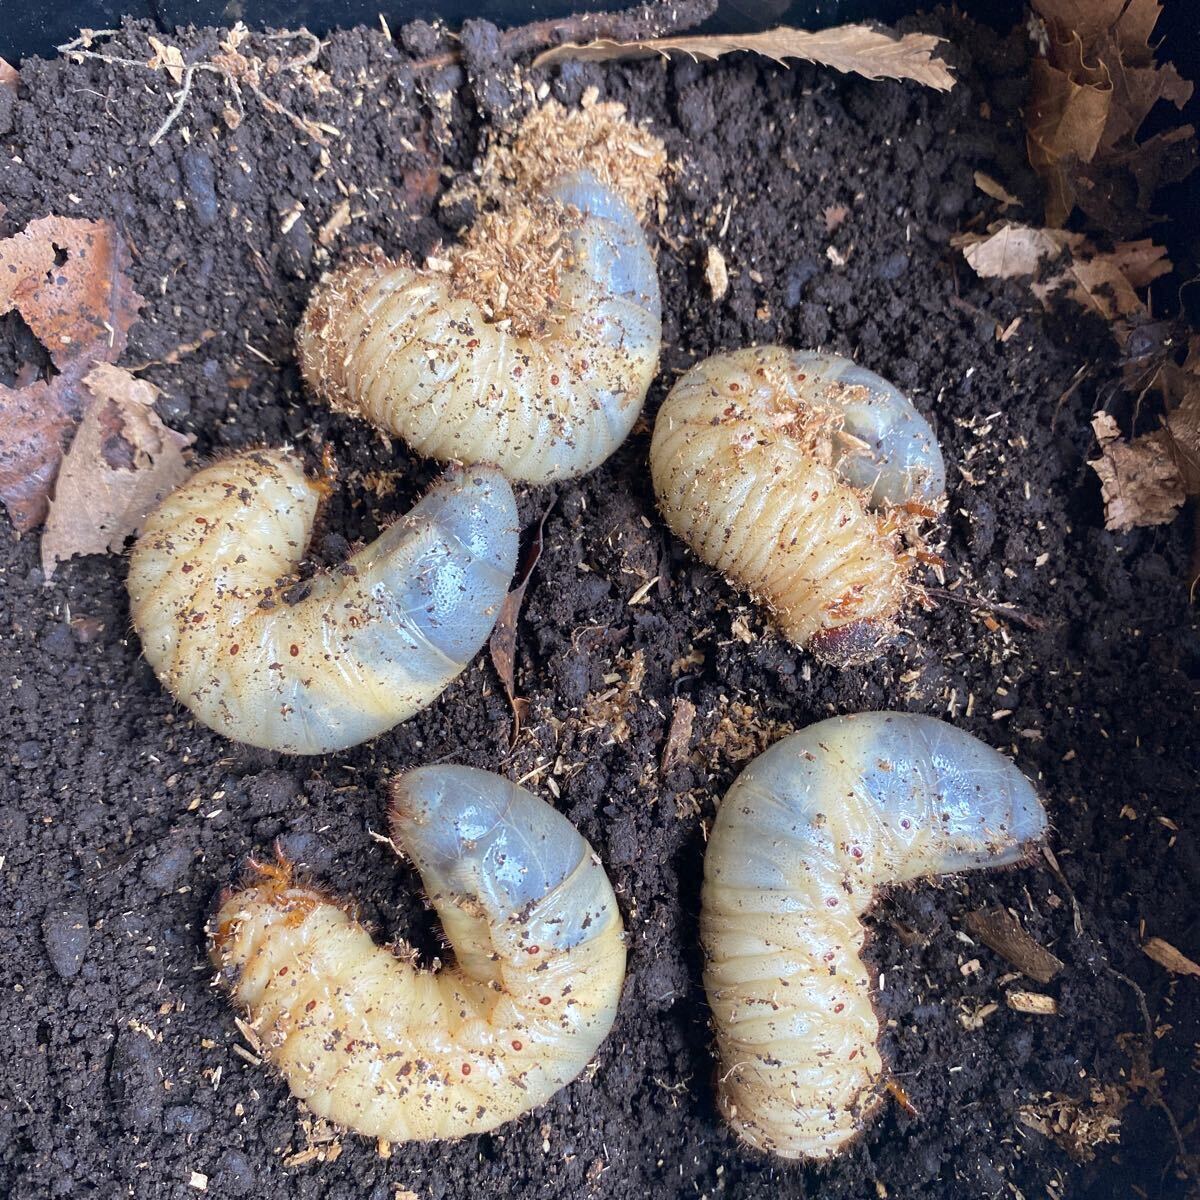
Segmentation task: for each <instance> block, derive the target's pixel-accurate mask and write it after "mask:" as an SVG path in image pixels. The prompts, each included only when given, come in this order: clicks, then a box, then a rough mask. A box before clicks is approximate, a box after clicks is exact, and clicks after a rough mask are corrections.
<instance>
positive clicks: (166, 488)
mask: <svg viewBox="0 0 1200 1200" xmlns="http://www.w3.org/2000/svg"><path fill="white" fill-rule="evenodd" d="M83 383H84V386H85V387H86V388H87V390H88V391H89V392H90V393H91V396H92V397H93V399H92V402H91V403H90V405H89V406H88V408H87V411H86V412H85V413H84V414H83V419H82V420H81V421H80V422H79V428H78V430H77V431H76V433H75V437H74V439H73V440H72V442H71V447H70V449H69V450H68V451H67V453H66V455H65V457H64V458H63V461H62V467H61V468H60V469H59V472H58V482H57V484H56V485H55V488H54V499H53V501H52V502H51V504H50V515H49V516H48V517H47V518H46V528H45V530H44V531H43V533H42V570H43V572H44V574H45V577H46V579H47V581H48V580H49V579H50V576H51V575H52V574H53V573H54V568H55V567H56V566H57V565H58V564H59V563H60V562H64V561H66V559H68V558H73V557H75V556H76V555H80V554H104V553H107V552H108V551H114V550H118V551H119V550H121V549H122V548H123V547H124V544H125V539H126V538H127V537H129V536H130V535H131V534H134V533H137V531H138V530H139V529H140V528H141V525H142V522H143V521H144V520H145V518H146V515H147V513H149V512H150V510H151V509H152V508H153V507H154V506H155V505H156V504H157V503H158V502H159V501H160V500H161V499H162V498H163V497H164V496H165V495H166V494H167V493H168V492H170V491H172V490H173V489H174V488H175V487H177V486H178V485H179V484H180V483H182V482H183V480H184V479H185V478H186V477H187V474H188V467H187V464H186V462H185V461H184V457H183V451H184V448H185V447H187V446H189V445H191V443H192V441H193V439H192V438H191V437H190V436H187V435H185V434H181V433H176V432H175V430H173V429H168V428H167V427H166V426H165V425H164V424H163V423H162V421H160V420H159V418H158V414H157V413H156V412H155V411H154V400H155V398H156V397H157V395H158V389H157V388H156V387H154V386H153V385H152V384H150V383H147V382H146V381H145V380H143V379H138V378H136V377H135V376H133V375H131V374H130V373H129V372H128V371H126V370H125V369H124V368H123V367H114V366H113V365H112V364H111V363H99V364H98V365H96V366H94V367H93V368H92V369H91V371H89V372H88V374H87V375H86V376H85V377H84V380H83Z"/></svg>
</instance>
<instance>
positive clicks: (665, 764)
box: [662, 696, 696, 775]
mask: <svg viewBox="0 0 1200 1200" xmlns="http://www.w3.org/2000/svg"><path fill="white" fill-rule="evenodd" d="M695 719H696V706H695V705H694V704H693V703H692V702H691V701H690V700H685V699H684V698H683V697H682V696H681V697H679V698H678V699H677V700H676V701H675V705H674V708H673V710H672V712H671V728H670V730H669V731H668V732H667V744H666V745H665V746H664V747H663V754H662V773H663V774H664V775H665V774H666V773H667V772H668V771H669V770H670V769H671V768H672V767H673V766H675V765H676V764H677V763H680V762H682V761H683V760H684V759H685V758H686V757H687V753H688V747H689V746H690V745H691V741H692V724H693V722H694V721H695Z"/></svg>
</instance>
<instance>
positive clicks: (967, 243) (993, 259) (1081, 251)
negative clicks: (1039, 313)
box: [951, 224, 1171, 342]
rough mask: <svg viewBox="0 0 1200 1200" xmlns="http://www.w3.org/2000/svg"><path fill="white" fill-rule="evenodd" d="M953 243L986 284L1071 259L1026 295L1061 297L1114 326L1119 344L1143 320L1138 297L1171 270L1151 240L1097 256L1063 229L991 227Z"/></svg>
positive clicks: (1118, 246)
mask: <svg viewBox="0 0 1200 1200" xmlns="http://www.w3.org/2000/svg"><path fill="white" fill-rule="evenodd" d="M951 242H952V244H953V245H954V246H956V247H958V248H959V249H961V250H962V252H963V257H964V258H965V259H966V260H967V262H968V264H969V265H970V266H971V268H972V269H973V270H974V271H975V273H976V274H977V275H979V276H981V277H982V278H984V279H1019V278H1021V277H1023V276H1033V275H1036V274H1038V272H1039V271H1040V270H1041V268H1042V266H1043V264H1045V263H1048V262H1050V261H1052V260H1054V259H1056V258H1057V257H1058V256H1059V255H1060V254H1062V253H1063V252H1064V251H1069V252H1070V256H1069V260H1068V261H1067V263H1066V265H1065V266H1064V267H1063V269H1062V270H1061V271H1058V272H1056V273H1054V274H1053V275H1051V276H1049V277H1047V278H1045V279H1043V280H1040V281H1038V280H1034V281H1033V282H1031V284H1030V290H1031V291H1032V292H1033V294H1034V295H1035V296H1037V298H1038V299H1039V300H1040V301H1041V302H1042V303H1043V305H1047V306H1048V305H1049V303H1050V301H1051V300H1052V299H1053V298H1054V296H1056V295H1057V294H1058V293H1059V292H1062V291H1065V292H1066V294H1067V295H1068V297H1069V298H1070V299H1072V300H1074V301H1075V302H1076V303H1077V304H1079V305H1080V306H1081V307H1083V308H1086V309H1089V310H1091V311H1092V312H1095V313H1097V314H1098V315H1099V316H1101V317H1103V318H1104V319H1105V320H1106V321H1108V322H1109V323H1110V324H1112V326H1113V332H1114V335H1115V336H1116V337H1117V339H1118V341H1122V342H1123V341H1124V339H1125V336H1126V335H1127V333H1128V331H1129V326H1128V319H1129V318H1141V317H1145V316H1147V315H1148V314H1147V310H1146V306H1145V305H1144V304H1143V303H1142V300H1141V297H1140V296H1138V294H1137V289H1138V288H1144V287H1148V286H1149V284H1150V283H1151V282H1152V281H1153V280H1155V279H1157V278H1158V277H1159V276H1160V275H1165V274H1166V273H1167V272H1168V271H1170V270H1171V262H1170V259H1168V258H1167V257H1166V250H1165V249H1164V248H1163V247H1162V246H1156V245H1155V244H1154V243H1153V242H1152V241H1150V239H1149V238H1143V239H1142V240H1140V241H1136V242H1117V243H1116V244H1115V245H1114V246H1113V248H1112V250H1107V251H1105V250H1098V249H1097V248H1096V247H1095V246H1094V245H1093V244H1092V243H1091V242H1090V241H1088V239H1087V238H1085V237H1084V236H1083V235H1082V234H1079V233H1070V232H1068V231H1067V230H1063V229H1035V228H1033V227H1032V226H1029V225H1013V224H1002V225H993V226H992V227H991V228H990V229H989V231H988V233H987V234H965V235H960V236H958V237H955V238H952V239H951Z"/></svg>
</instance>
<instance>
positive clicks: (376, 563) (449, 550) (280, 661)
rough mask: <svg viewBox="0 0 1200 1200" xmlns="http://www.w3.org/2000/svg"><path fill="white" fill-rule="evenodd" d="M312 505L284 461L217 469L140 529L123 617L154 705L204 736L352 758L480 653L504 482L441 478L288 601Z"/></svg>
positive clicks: (312, 489)
mask: <svg viewBox="0 0 1200 1200" xmlns="http://www.w3.org/2000/svg"><path fill="white" fill-rule="evenodd" d="M324 490H325V489H324V487H323V485H321V484H319V483H316V482H314V481H312V480H311V479H309V478H308V477H307V476H306V475H305V473H304V469H303V465H302V463H301V462H300V460H299V459H297V458H296V457H294V456H293V455H291V454H290V453H288V452H286V451H279V450H273V451H254V452H249V453H244V454H238V455H235V456H234V457H232V458H228V459H224V460H222V461H220V462H217V463H214V464H213V465H212V466H209V467H206V468H205V469H204V470H202V471H199V472H197V473H196V474H195V475H193V476H192V478H191V479H189V480H187V482H185V483H184V484H183V485H181V486H180V487H179V488H178V489H176V491H174V492H173V493H172V494H171V495H170V496H168V497H167V498H166V500H164V501H163V503H162V504H161V505H160V506H159V507H158V509H156V510H155V511H154V512H153V513H152V514H151V515H150V517H149V518H148V519H147V521H146V524H145V526H144V528H143V531H142V535H141V537H140V538H139V539H138V541H137V544H136V545H135V546H134V549H133V553H132V556H131V559H130V564H129V580H128V587H129V598H130V615H131V616H132V618H133V624H134V628H135V629H136V630H137V632H138V636H139V637H140V638H141V641H142V651H143V653H144V654H145V655H146V658H147V660H148V661H149V663H150V665H151V666H152V667H153V668H154V671H155V673H156V674H157V675H158V677H159V679H160V680H161V681H162V683H163V685H164V686H165V687H166V688H167V690H168V691H170V692H171V694H172V695H174V696H175V698H176V699H177V700H179V701H180V702H181V703H183V704H186V705H187V707H188V708H189V709H191V711H192V713H193V714H194V715H195V717H196V718H197V719H198V720H200V721H202V722H203V723H204V724H205V725H207V726H209V727H210V728H211V729H215V730H216V731H217V732H218V733H222V734H224V735H225V736H226V737H230V738H234V739H235V740H237V741H239V742H247V743H249V744H250V745H253V746H261V747H264V748H266V749H269V750H279V751H284V752H286V753H290V754H322V753H327V752H329V751H333V750H340V749H343V748H345V747H347V746H353V745H356V744H357V743H359V742H362V741H365V740H367V739H368V738H371V737H374V736H376V735H377V734H379V733H382V732H384V731H385V730H387V729H390V728H391V727H392V726H393V725H395V724H396V723H397V722H399V721H403V720H406V719H407V718H408V717H410V716H412V715H413V714H414V713H415V712H418V711H419V710H420V709H422V708H424V707H426V706H427V705H428V704H430V703H431V702H432V701H433V700H434V699H435V698H436V697H437V696H438V695H439V694H440V693H441V691H442V690H443V689H444V688H445V687H446V685H447V684H448V683H450V681H451V680H452V679H453V678H454V677H455V676H456V675H458V673H459V672H460V671H462V669H463V668H464V667H465V666H466V665H467V663H468V662H470V660H471V659H472V658H473V657H474V655H475V653H476V652H477V651H478V650H479V649H480V647H481V646H482V645H483V644H484V642H485V641H486V640H487V638H488V635H489V634H490V633H491V630H492V627H493V626H494V625H495V623H496V619H497V617H498V616H499V613H500V606H501V605H502V604H503V602H504V597H505V594H506V593H507V590H508V585H509V582H510V580H511V578H512V573H513V569H514V565H515V562H516V556H517V539H518V527H517V513H516V504H515V501H514V499H513V495H512V490H511V488H510V487H509V485H508V483H507V481H506V480H505V479H504V478H503V476H501V475H500V474H499V472H497V471H495V470H493V469H491V468H486V467H472V468H467V469H463V468H461V467H455V468H452V469H450V470H448V471H447V472H446V473H445V474H444V475H443V476H442V477H441V479H440V480H438V481H437V482H436V483H435V484H434V485H433V487H432V488H430V490H429V492H428V493H427V494H426V495H425V497H424V498H423V499H422V500H421V501H420V503H418V504H417V505H416V506H415V507H414V508H413V509H412V510H411V511H410V512H409V513H408V514H406V515H405V516H404V517H402V518H401V519H400V520H399V521H397V522H396V523H395V524H393V525H391V526H390V527H389V528H388V529H386V530H385V531H384V532H383V533H382V534H381V535H380V536H379V537H378V538H376V540H375V541H374V542H372V543H371V544H370V545H369V546H366V547H364V548H363V549H362V550H360V551H358V553H357V554H355V555H353V556H352V557H351V558H350V559H349V560H348V561H347V562H346V563H344V564H342V566H341V567H340V568H338V569H336V570H333V571H327V572H324V573H322V574H319V575H317V576H316V577H315V578H313V579H312V580H310V581H307V582H306V583H305V584H304V585H302V586H301V587H299V588H297V589H295V591H293V590H292V589H289V588H288V586H287V583H288V581H289V579H294V572H295V569H296V567H297V566H298V564H299V563H300V560H301V559H302V557H303V555H304V552H305V548H306V547H307V545H308V541H309V536H310V534H311V532H312V528H313V522H314V521H315V519H316V516H317V510H318V508H319V507H320V503H321V499H322V496H323V494H324ZM297 592H300V593H306V594H304V595H303V598H302V599H297V600H296V602H295V603H289V599H292V598H294V597H295V595H296V593H297Z"/></svg>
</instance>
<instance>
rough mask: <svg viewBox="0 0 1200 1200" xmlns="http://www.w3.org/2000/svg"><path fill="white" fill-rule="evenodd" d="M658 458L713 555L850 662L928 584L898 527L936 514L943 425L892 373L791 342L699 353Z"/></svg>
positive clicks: (697, 538) (669, 507)
mask: <svg viewBox="0 0 1200 1200" xmlns="http://www.w3.org/2000/svg"><path fill="white" fill-rule="evenodd" d="M650 468H651V473H652V475H653V479H654V488H655V491H656V493H657V495H658V503H659V507H660V508H661V510H662V513H663V516H664V517H665V518H666V520H667V523H668V524H669V525H670V526H671V528H672V529H673V530H674V531H675V532H676V533H677V534H678V535H679V536H680V537H681V538H682V539H683V540H684V541H685V542H687V543H688V545H690V546H691V547H692V549H693V550H695V552H696V553H697V554H698V555H699V556H700V558H702V559H703V560H704V561H705V562H706V563H708V564H709V566H712V567H716V568H717V569H718V570H719V571H721V572H722V573H723V574H724V575H726V576H727V577H728V578H729V579H731V580H732V581H734V582H736V583H738V584H740V585H741V586H743V587H745V588H747V589H748V590H749V591H751V592H752V593H753V594H755V595H757V596H759V597H761V598H762V600H763V601H764V602H765V603H766V604H767V606H768V607H769V609H770V611H771V613H772V614H773V616H774V618H775V621H776V623H777V624H778V625H779V627H780V628H781V629H782V631H783V633H784V635H785V636H786V637H787V638H788V639H789V641H792V642H794V643H795V644H796V645H798V646H806V645H807V646H811V648H812V649H813V650H814V651H815V652H816V653H818V654H821V655H822V657H825V658H828V659H830V660H831V661H835V662H839V663H842V664H850V663H860V662H864V661H866V660H868V659H870V658H872V657H874V655H875V654H877V653H878V652H879V650H880V648H881V647H882V646H883V644H884V643H885V642H886V641H887V639H888V637H889V636H890V635H891V633H892V632H893V630H894V622H895V618H896V617H897V616H898V614H899V613H900V611H901V609H902V608H903V607H904V604H905V602H906V600H907V599H908V598H909V597H910V595H911V594H912V593H913V592H914V591H915V590H916V589H915V587H914V585H913V584H912V582H911V574H912V569H913V561H914V560H913V558H912V557H911V556H910V555H908V554H905V553H903V550H902V537H901V533H902V531H903V530H905V529H908V528H911V527H912V526H913V523H914V521H916V520H918V519H919V518H920V517H923V516H934V515H936V512H937V509H938V506H939V505H940V503H941V497H942V493H943V492H944V490H945V483H946V473H945V467H944V465H943V463H942V455H941V451H940V450H939V449H938V445H937V442H936V440H935V439H934V436H933V430H932V429H931V428H930V427H929V424H928V422H927V421H925V419H924V418H923V417H922V416H920V414H919V413H917V411H916V410H915V409H914V408H913V406H912V403H911V402H910V401H909V400H908V399H906V398H905V397H904V396H903V395H901V393H900V392H898V391H897V390H896V389H895V388H894V387H892V385H891V384H889V383H887V382H886V381H884V380H883V379H881V378H880V377H879V376H878V375H874V374H872V373H871V372H870V371H866V370H864V369H862V368H861V367H857V366H855V365H854V364H853V363H852V362H850V361H849V360H847V359H844V358H838V357H837V356H835V355H828V354H818V353H814V352H812V351H796V350H787V349H784V348H783V347H780V346H762V347H758V348H756V349H750V350H738V351H735V352H733V353H731V354H720V355H717V356H715V357H713V358H708V359H705V360H704V361H703V362H700V363H698V364H697V365H696V366H694V367H692V369H691V370H689V371H688V372H687V373H686V374H685V375H684V376H683V377H682V378H681V379H680V380H679V382H678V383H676V384H675V386H674V387H673V388H672V389H671V392H670V394H669V395H668V396H667V398H666V400H665V401H664V402H663V406H662V408H661V409H660V410H659V413H658V418H657V420H656V422H655V425H654V437H653V440H652V442H651V446H650Z"/></svg>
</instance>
